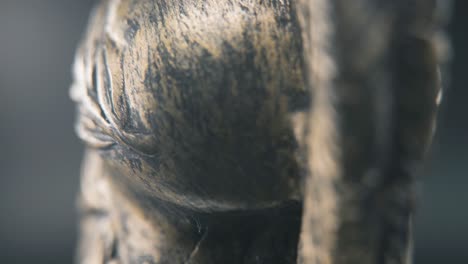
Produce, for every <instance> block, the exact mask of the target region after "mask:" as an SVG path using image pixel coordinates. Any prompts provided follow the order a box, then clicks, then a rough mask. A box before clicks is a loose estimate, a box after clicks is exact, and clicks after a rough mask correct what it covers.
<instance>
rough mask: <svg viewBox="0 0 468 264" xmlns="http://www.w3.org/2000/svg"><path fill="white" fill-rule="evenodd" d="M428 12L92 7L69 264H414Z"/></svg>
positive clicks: (302, 5)
mask: <svg viewBox="0 0 468 264" xmlns="http://www.w3.org/2000/svg"><path fill="white" fill-rule="evenodd" d="M436 10H437V8H436V6H435V4H434V3H433V1H429V0H427V1H423V0H411V1H378V0H357V1H353V2H352V4H351V2H350V1H345V0H332V1H327V0H298V1H297V2H292V1H290V0H284V1H282V0H267V1H263V0H234V1H228V0H220V1H215V0H186V1H182V0H174V1H162V0H107V1H106V0H103V1H101V2H100V3H99V4H98V5H97V6H96V8H95V9H94V11H93V14H92V17H91V21H90V24H89V27H88V30H87V32H86V35H85V38H84V40H83V42H82V43H81V45H80V48H79V51H78V53H77V56H76V61H75V66H74V76H75V82H74V85H73V87H72V90H71V96H72V98H73V100H74V101H75V102H76V103H77V105H78V120H77V125H76V128H77V132H78V135H79V136H80V138H81V139H82V140H83V141H84V142H85V143H86V145H87V153H86V157H85V160H84V163H83V170H82V186H81V191H80V197H79V204H80V215H81V225H80V227H81V229H80V230H81V238H80V246H79V252H78V255H77V260H78V263H90V264H94V263H194V264H195V263H199V264H202V263H204V264H208V263H216V264H218V263H226V264H230V263H232V264H237V263H252V264H253V263H265V264H266V263H268V264H275V263H278V264H283V263H284V264H288V263H291V264H292V263H304V264H318V263H321V264H332V263H363V264H365V263H409V262H410V250H409V247H410V244H411V241H410V238H409V237H410V233H411V232H410V226H411V224H410V221H411V217H412V211H413V207H414V206H413V204H414V190H413V188H414V186H413V185H414V173H415V168H416V167H417V165H418V164H420V162H421V161H422V159H423V156H424V153H425V152H426V149H427V146H428V145H429V143H430V139H431V136H432V133H433V127H434V120H435V114H436V109H437V105H438V102H439V100H438V99H437V98H438V97H439V96H440V76H439V75H440V74H439V71H438V67H439V64H440V63H442V62H443V58H444V54H442V53H441V52H440V51H439V50H440V49H439V45H440V39H441V38H440V37H439V35H437V34H436V33H438V27H439V25H440V23H441V18H440V17H438V13H437V12H436Z"/></svg>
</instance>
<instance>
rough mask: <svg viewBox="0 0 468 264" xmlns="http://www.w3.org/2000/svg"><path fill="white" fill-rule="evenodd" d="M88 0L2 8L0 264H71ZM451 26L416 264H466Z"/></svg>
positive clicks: (11, 0) (466, 183)
mask: <svg viewBox="0 0 468 264" xmlns="http://www.w3.org/2000/svg"><path fill="white" fill-rule="evenodd" d="M92 2H93V1H91V0H73V1H72V0H42V1H34V0H0V263H31V262H34V263H71V262H72V257H73V249H74V243H75V240H76V219H75V194H76V192H77V187H78V182H79V179H78V175H79V166H80V161H81V156H82V149H83V148H82V146H81V144H80V142H79V141H78V140H77V138H76V137H75V135H74V132H73V128H72V124H73V120H74V108H73V104H72V103H71V102H70V100H69V99H68V87H69V84H70V82H71V78H70V65H71V63H72V60H73V54H74V51H75V48H76V44H77V42H78V40H79V39H80V37H81V34H82V31H83V29H84V27H85V25H86V21H87V16H88V13H89V11H90V8H91V5H92ZM467 4H468V2H467V1H462V0H459V1H457V2H456V6H455V8H454V16H453V18H454V19H453V21H452V24H451V26H450V32H451V34H452V40H453V45H454V54H455V56H454V60H453V64H452V76H451V79H452V82H451V86H450V87H449V88H448V90H447V91H446V93H445V97H444V105H443V106H442V110H441V115H440V122H439V129H438V134H437V136H436V140H435V144H434V147H433V149H432V153H431V155H430V158H429V161H428V162H427V164H426V167H425V170H424V173H423V175H422V177H421V183H422V184H421V188H420V190H421V191H420V192H421V199H420V206H419V209H418V213H417V218H416V251H415V259H416V264H423V263H424V264H425V263H452V264H454V263H463V264H466V263H468V238H467V236H468V225H467V223H466V221H467V218H468V205H467V203H468V194H467V193H468V191H467V190H465V188H466V187H468V178H467V177H466V176H468V175H467V172H468V122H467V121H468V119H467V114H468V111H467V110H468V108H467V107H466V103H465V101H466V99H467V98H468V97H467V95H468V90H466V89H464V84H465V83H466V82H467V78H468V77H467V75H468V74H465V67H467V66H468V64H467V59H468V57H467V50H468V43H467V40H468V35H467V34H465V32H467V31H466V27H467V26H468V21H467V17H465V16H464V14H463V10H468V9H467V7H468V5H467Z"/></svg>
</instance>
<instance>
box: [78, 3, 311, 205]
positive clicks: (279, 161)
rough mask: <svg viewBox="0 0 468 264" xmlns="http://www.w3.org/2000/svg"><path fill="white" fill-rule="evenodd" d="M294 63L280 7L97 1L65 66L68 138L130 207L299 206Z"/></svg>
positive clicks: (287, 14)
mask: <svg viewBox="0 0 468 264" xmlns="http://www.w3.org/2000/svg"><path fill="white" fill-rule="evenodd" d="M236 2H237V3H236ZM301 65H302V61H301V38H300V33H299V28H298V23H297V21H296V18H295V17H294V16H293V12H292V10H291V6H290V3H289V2H288V1H218V0H204V1H182V0H180V1H151V0H145V1H141V0H138V1H137V0H135V1H131V0H127V1H103V4H101V6H99V7H97V8H96V9H95V11H94V14H93V16H92V19H91V23H90V26H89V29H88V31H87V35H86V38H85V39H84V41H83V43H82V45H81V47H80V49H79V51H78V54H77V58H76V62H75V84H74V86H73V88H72V97H73V99H74V100H75V101H76V102H77V104H78V108H79V120H78V122H77V131H78V134H79V135H80V137H81V138H82V139H83V140H84V141H85V142H87V144H88V145H89V146H90V147H91V148H95V149H97V150H98V151H99V153H100V155H101V156H102V157H103V159H104V160H105V163H106V166H107V167H106V169H107V170H108V171H109V173H110V175H111V176H112V177H113V180H115V182H116V183H118V185H119V186H121V187H122V188H123V189H124V190H126V191H128V193H131V194H132V195H135V196H137V198H138V199H139V200H140V201H143V200H144V201H145V202H146V203H148V201H150V202H151V203H154V204H158V203H161V202H164V203H169V204H175V205H179V206H182V207H186V208H190V209H194V210H201V211H229V210H238V209H258V208H267V207H274V206H279V205H280V204H282V203H285V202H288V201H290V200H299V199H300V198H299V197H300V190H299V181H300V172H301V169H300V167H301V166H300V165H299V162H298V144H297V142H296V139H295V136H294V133H293V125H292V122H291V115H292V114H294V113H297V112H301V111H305V109H306V108H307V105H308V102H309V95H308V94H307V92H306V90H305V88H304V84H303V79H302V71H301Z"/></svg>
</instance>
